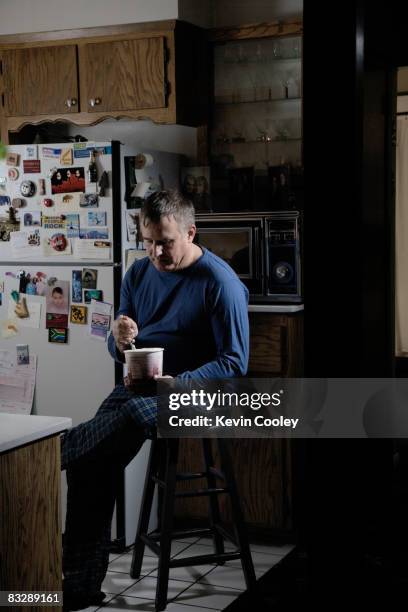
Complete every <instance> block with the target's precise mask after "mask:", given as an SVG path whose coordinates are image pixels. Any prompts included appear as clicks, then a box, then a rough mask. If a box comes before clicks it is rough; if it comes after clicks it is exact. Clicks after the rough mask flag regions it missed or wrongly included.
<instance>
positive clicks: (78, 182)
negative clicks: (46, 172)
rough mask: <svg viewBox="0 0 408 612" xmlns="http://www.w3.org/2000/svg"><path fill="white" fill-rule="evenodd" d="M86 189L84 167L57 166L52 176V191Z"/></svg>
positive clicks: (81, 190) (67, 191)
mask: <svg viewBox="0 0 408 612" xmlns="http://www.w3.org/2000/svg"><path fill="white" fill-rule="evenodd" d="M75 191H80V192H84V191H85V170H84V168H57V170H56V172H54V174H53V175H52V177H51V193H53V194H55V193H70V192H75Z"/></svg>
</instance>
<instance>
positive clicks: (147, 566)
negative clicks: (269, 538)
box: [86, 538, 293, 612]
mask: <svg viewBox="0 0 408 612" xmlns="http://www.w3.org/2000/svg"><path fill="white" fill-rule="evenodd" d="M210 546H212V542H211V540H209V539H204V538H201V539H194V538H192V539H187V540H181V541H175V542H173V544H172V556H173V557H183V556H192V555H199V554H208V552H209V547H210ZM228 548H230V549H231V548H232V547H230V546H229V545H227V546H226V549H227V550H228ZM292 548H293V546H291V545H284V546H258V545H256V544H254V545H253V546H251V550H252V558H253V562H254V566H255V572H256V575H257V577H258V578H260V577H261V576H262V575H263V574H264V573H265V572H266V571H268V570H269V569H270V568H271V567H273V566H274V565H276V564H277V563H278V562H279V561H280V560H281V559H282V558H283V557H284V556H285V555H287V554H288V553H289V552H290V550H292ZM131 560H132V553H131V552H125V553H123V554H121V555H118V554H116V555H111V560H110V563H109V571H108V574H107V576H106V579H105V582H104V583H103V585H102V590H103V591H105V593H106V599H105V601H104V605H103V606H102V607H101V608H98V607H90V608H87V609H86V610H87V612H94V611H95V610H98V609H100V610H106V611H107V612H116V611H121V612H123V611H124V610H129V611H135V612H144V611H146V612H154V598H155V589H156V577H157V557H156V555H154V553H152V552H151V551H150V550H149V549H148V548H146V550H145V556H144V561H143V566H142V575H141V576H140V578H138V579H137V580H134V579H132V578H131V577H130V576H129V570H130V564H131ZM243 590H245V582H244V577H243V573H242V569H241V563H240V561H239V560H235V561H227V562H226V563H225V565H223V566H216V565H202V566H195V567H180V568H173V569H171V570H170V579H169V591H168V599H169V603H168V605H167V608H166V611H168V612H209V611H210V610H218V611H219V610H224V609H225V608H226V607H227V606H228V605H229V604H230V603H231V602H232V601H234V599H236V598H237V597H238V596H239V595H240V593H241V592H242V591H243Z"/></svg>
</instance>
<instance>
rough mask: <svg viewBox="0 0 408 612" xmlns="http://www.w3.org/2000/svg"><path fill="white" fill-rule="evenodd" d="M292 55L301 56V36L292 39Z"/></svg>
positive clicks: (294, 56)
mask: <svg viewBox="0 0 408 612" xmlns="http://www.w3.org/2000/svg"><path fill="white" fill-rule="evenodd" d="M291 57H293V58H298V57H300V38H293V39H292V48H291Z"/></svg>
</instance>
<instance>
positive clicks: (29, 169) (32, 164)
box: [23, 159, 41, 174]
mask: <svg viewBox="0 0 408 612" xmlns="http://www.w3.org/2000/svg"><path fill="white" fill-rule="evenodd" d="M23 170H24V172H25V173H26V174H38V173H39V172H41V162H40V160H39V159H24V160H23Z"/></svg>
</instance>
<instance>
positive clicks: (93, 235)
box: [79, 227, 109, 240]
mask: <svg viewBox="0 0 408 612" xmlns="http://www.w3.org/2000/svg"><path fill="white" fill-rule="evenodd" d="M79 237H80V238H85V239H86V240H106V239H107V238H109V230H108V228H107V227H100V228H98V229H96V228H90V227H83V228H80V230H79Z"/></svg>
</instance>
